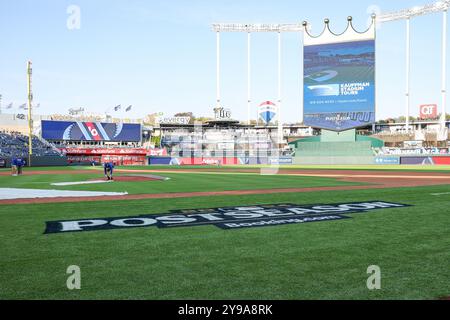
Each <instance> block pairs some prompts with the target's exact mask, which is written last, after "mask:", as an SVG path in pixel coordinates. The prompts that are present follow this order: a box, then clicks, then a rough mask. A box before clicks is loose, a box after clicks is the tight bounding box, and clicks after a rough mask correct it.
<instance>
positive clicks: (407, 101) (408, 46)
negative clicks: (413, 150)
mask: <svg viewBox="0 0 450 320" xmlns="http://www.w3.org/2000/svg"><path fill="white" fill-rule="evenodd" d="M410 51H411V40H410V19H409V18H408V19H406V95H405V98H406V99H405V105H406V132H409V104H410V99H409V98H410V96H409V94H410V78H409V77H410V71H411V56H410V53H411V52H410Z"/></svg>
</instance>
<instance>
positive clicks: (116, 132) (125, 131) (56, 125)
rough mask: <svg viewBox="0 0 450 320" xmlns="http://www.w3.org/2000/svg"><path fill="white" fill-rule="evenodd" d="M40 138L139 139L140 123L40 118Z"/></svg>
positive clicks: (83, 139)
mask: <svg viewBox="0 0 450 320" xmlns="http://www.w3.org/2000/svg"><path fill="white" fill-rule="evenodd" d="M41 128H42V138H44V139H46V140H74V141H130V142H138V141H141V125H140V124H130V123H101V122H80V121H49V120H42V122H41Z"/></svg>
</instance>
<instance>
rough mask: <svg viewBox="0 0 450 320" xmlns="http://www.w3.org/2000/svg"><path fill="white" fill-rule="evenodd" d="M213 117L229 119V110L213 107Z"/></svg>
mask: <svg viewBox="0 0 450 320" xmlns="http://www.w3.org/2000/svg"><path fill="white" fill-rule="evenodd" d="M214 118H215V119H216V120H230V119H231V110H230V109H225V108H214Z"/></svg>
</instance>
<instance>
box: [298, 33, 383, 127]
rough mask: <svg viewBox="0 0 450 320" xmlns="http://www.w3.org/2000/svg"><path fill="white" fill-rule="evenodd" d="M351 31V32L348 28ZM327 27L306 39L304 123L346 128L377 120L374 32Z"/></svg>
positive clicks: (314, 125)
mask: <svg viewBox="0 0 450 320" xmlns="http://www.w3.org/2000/svg"><path fill="white" fill-rule="evenodd" d="M349 30H350V31H349ZM351 30H353V29H352V28H348V30H347V31H346V33H344V34H343V35H339V36H336V35H334V34H332V33H331V32H330V31H329V30H328V29H326V31H324V33H323V34H322V35H321V36H320V37H312V36H310V35H308V34H306V35H305V36H306V38H305V40H304V75H303V79H304V80H303V102H304V110H303V116H304V124H305V125H307V126H311V127H315V128H322V129H327V130H331V131H344V130H349V129H353V128H357V127H362V126H367V125H370V124H372V123H374V122H375V32H374V30H373V27H372V28H371V29H370V30H369V31H367V32H366V33H356V32H354V30H353V32H352V31H351ZM370 31H371V32H370Z"/></svg>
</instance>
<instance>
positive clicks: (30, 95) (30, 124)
mask: <svg viewBox="0 0 450 320" xmlns="http://www.w3.org/2000/svg"><path fill="white" fill-rule="evenodd" d="M31 65H32V63H31V61H28V63H27V83H28V166H29V167H31V156H32V154H33V119H32V118H31V115H32V113H31V107H32V104H33V92H32V87H31V84H32V82H31V77H32V74H33V69H32V67H31Z"/></svg>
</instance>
